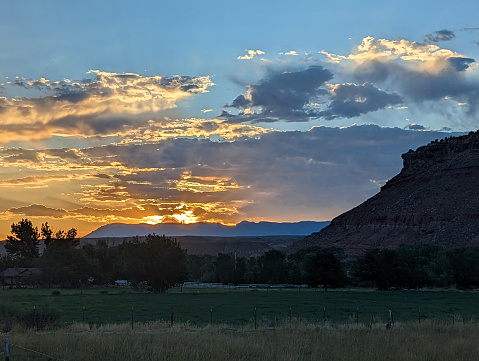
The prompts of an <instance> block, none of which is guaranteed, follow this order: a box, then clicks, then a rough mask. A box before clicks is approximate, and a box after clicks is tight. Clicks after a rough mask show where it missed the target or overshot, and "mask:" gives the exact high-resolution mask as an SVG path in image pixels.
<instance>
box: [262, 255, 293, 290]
mask: <svg viewBox="0 0 479 361" xmlns="http://www.w3.org/2000/svg"><path fill="white" fill-rule="evenodd" d="M258 266H259V269H260V279H261V282H264V283H272V284H278V283H284V282H285V281H286V276H287V275H288V272H287V269H286V255H285V254H284V253H283V252H281V251H278V250H275V249H272V250H269V251H267V252H265V253H263V255H261V256H260V257H259V258H258Z"/></svg>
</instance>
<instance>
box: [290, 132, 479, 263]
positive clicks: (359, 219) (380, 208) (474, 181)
mask: <svg viewBox="0 0 479 361" xmlns="http://www.w3.org/2000/svg"><path fill="white" fill-rule="evenodd" d="M402 158H403V169H402V170H401V172H400V173H399V174H398V175H396V176H395V177H394V178H392V179H391V180H389V181H388V182H387V183H386V184H385V185H384V186H383V187H382V188H381V191H380V192H379V193H378V194H376V195H375V196H373V197H372V198H370V199H368V200H367V201H365V202H364V203H362V204H360V205H359V206H357V207H356V208H353V209H351V210H350V211H348V212H346V213H343V214H341V215H340V216H338V217H336V218H334V219H333V220H332V222H331V224H330V225H329V226H328V227H326V228H324V229H322V230H321V231H320V232H318V233H313V234H311V235H310V236H308V237H306V238H305V239H303V240H300V241H299V242H297V243H296V244H294V245H293V246H292V248H291V250H292V251H294V250H296V249H299V248H304V247H309V246H317V245H319V246H337V247H341V248H343V249H344V250H345V254H346V255H347V256H348V257H349V258H355V257H357V256H358V255H360V254H361V253H362V252H364V251H365V250H367V249H370V248H394V247H397V246H399V245H400V244H403V243H427V244H437V245H439V246H442V247H445V248H454V247H462V246H467V245H472V244H478V243H479V131H478V132H471V133H469V134H468V135H465V136H461V137H451V138H446V139H442V140H435V141H433V142H431V143H430V144H428V145H426V146H422V147H420V148H418V149H417V150H416V151H413V150H409V152H407V153H405V154H403V155H402Z"/></svg>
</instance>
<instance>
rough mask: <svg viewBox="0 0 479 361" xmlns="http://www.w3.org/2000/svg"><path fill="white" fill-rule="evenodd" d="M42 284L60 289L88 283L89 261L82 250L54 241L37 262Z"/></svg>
mask: <svg viewBox="0 0 479 361" xmlns="http://www.w3.org/2000/svg"><path fill="white" fill-rule="evenodd" d="M39 266H40V269H41V270H42V273H41V279H42V281H43V282H45V283H47V284H49V285H52V284H55V285H59V286H60V287H76V286H79V285H81V284H86V283H88V278H89V277H90V273H89V260H88V258H87V256H86V253H85V252H84V250H83V249H77V248H75V247H74V246H73V245H72V244H71V243H70V242H65V241H62V240H54V241H53V242H51V243H50V245H49V246H48V247H47V248H46V249H45V251H44V252H43V254H42V256H41V257H40V260H39Z"/></svg>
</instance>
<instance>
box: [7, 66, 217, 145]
mask: <svg viewBox="0 0 479 361" xmlns="http://www.w3.org/2000/svg"><path fill="white" fill-rule="evenodd" d="M89 73H90V74H93V75H94V78H93V79H83V80H80V81H75V82H72V81H70V80H63V81H57V82H51V81H49V80H47V79H44V78H41V79H39V80H25V79H16V80H14V81H12V82H10V83H8V85H9V86H10V88H11V89H14V87H22V88H23V89H24V90H25V91H26V92H27V93H28V92H33V91H35V92H37V93H35V94H38V92H41V94H42V95H41V96H40V97H38V96H36V97H34V96H23V97H21V98H16V97H10V98H7V97H3V98H0V109H1V111H0V131H1V132H2V134H4V135H5V137H2V139H8V140H16V139H42V138H48V137H50V136H52V135H53V134H64V135H68V136H71V135H81V136H101V135H115V134H122V133H124V132H125V130H127V129H129V128H132V127H136V126H138V125H142V124H144V123H146V121H147V120H148V119H155V118H157V117H158V115H159V113H161V112H162V111H164V110H167V109H172V108H175V107H176V106H177V105H176V104H177V102H178V101H180V100H182V99H186V98H188V97H191V96H193V95H195V94H199V93H204V92H207V91H208V90H207V89H208V87H211V86H212V85H214V84H213V82H212V81H211V79H210V77H208V76H202V77H188V76H173V77H162V76H152V77H143V76H140V75H138V74H133V73H125V74H118V73H109V72H104V71H99V70H92V71H90V72H89ZM0 141H1V140H0Z"/></svg>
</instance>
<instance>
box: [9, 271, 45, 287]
mask: <svg viewBox="0 0 479 361" xmlns="http://www.w3.org/2000/svg"><path fill="white" fill-rule="evenodd" d="M39 274H40V269H39V268H34V267H29V268H7V269H6V270H5V271H3V272H2V273H1V274H0V277H1V279H2V281H3V282H2V283H3V284H4V285H7V286H16V285H22V284H31V283H32V281H33V278H34V277H35V276H38V275H39Z"/></svg>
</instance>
